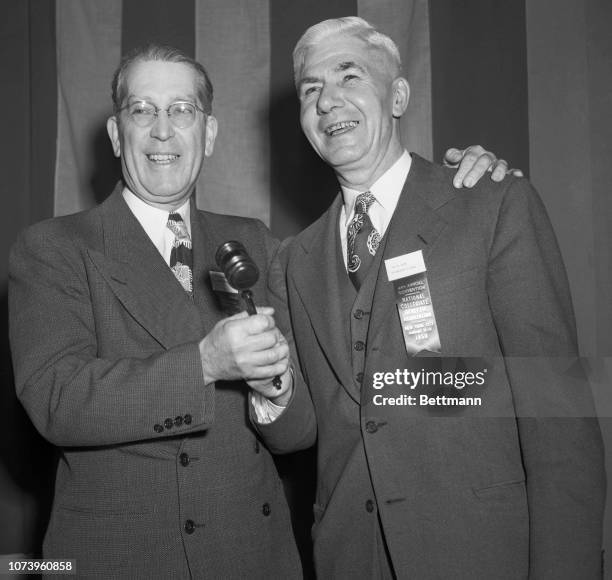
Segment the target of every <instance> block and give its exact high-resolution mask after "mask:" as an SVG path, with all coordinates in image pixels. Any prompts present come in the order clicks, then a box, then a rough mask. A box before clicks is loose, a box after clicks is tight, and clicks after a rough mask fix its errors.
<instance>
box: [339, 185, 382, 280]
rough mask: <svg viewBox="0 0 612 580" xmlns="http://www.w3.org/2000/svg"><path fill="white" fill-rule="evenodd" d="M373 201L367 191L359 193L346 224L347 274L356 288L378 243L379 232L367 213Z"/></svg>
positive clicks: (373, 198)
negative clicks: (351, 214) (349, 221)
mask: <svg viewBox="0 0 612 580" xmlns="http://www.w3.org/2000/svg"><path fill="white" fill-rule="evenodd" d="M375 201H376V198H375V197H374V196H373V195H372V194H371V193H370V192H369V191H366V192H365V193H360V194H359V195H358V196H357V200H356V201H355V216H354V217H353V219H352V220H351V223H350V224H349V225H348V234H347V244H346V245H347V253H348V261H347V264H348V275H349V278H350V279H351V282H353V285H354V286H355V288H356V289H357V290H359V288H360V287H361V284H362V283H363V281H364V280H365V277H366V275H367V273H368V268H369V267H370V265H371V264H372V262H373V261H374V256H375V254H376V250H378V244H379V243H380V234H379V233H378V232H377V231H376V230H375V229H374V226H373V225H372V222H371V221H370V216H369V215H368V210H369V209H370V207H371V206H372V204H373V203H374V202H375Z"/></svg>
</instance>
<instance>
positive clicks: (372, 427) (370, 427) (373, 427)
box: [366, 421, 378, 433]
mask: <svg viewBox="0 0 612 580" xmlns="http://www.w3.org/2000/svg"><path fill="white" fill-rule="evenodd" d="M366 431H367V432H368V433H376V431H378V425H377V424H376V423H375V422H374V421H368V422H367V423H366Z"/></svg>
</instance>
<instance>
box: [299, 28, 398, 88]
mask: <svg viewBox="0 0 612 580" xmlns="http://www.w3.org/2000/svg"><path fill="white" fill-rule="evenodd" d="M350 66H354V67H357V68H361V69H363V70H364V71H367V72H368V73H370V74H375V73H381V72H390V71H391V68H392V65H391V62H390V57H389V55H387V53H386V51H385V50H384V49H382V48H380V47H377V46H374V45H372V44H370V43H368V42H367V41H365V40H363V39H362V38H359V37H357V36H353V35H348V34H340V35H335V36H331V35H330V36H328V37H326V38H324V39H322V40H319V41H318V42H316V43H313V44H311V45H310V46H309V47H308V48H307V49H306V51H305V53H304V59H303V62H302V65H301V68H300V70H299V74H298V79H302V78H304V77H310V76H318V75H320V74H322V73H324V72H333V71H338V72H342V71H343V70H347V69H348V68H349V67H350Z"/></svg>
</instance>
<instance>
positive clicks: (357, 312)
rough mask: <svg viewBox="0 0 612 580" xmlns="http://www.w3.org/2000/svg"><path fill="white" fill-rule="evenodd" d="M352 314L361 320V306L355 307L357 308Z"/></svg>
mask: <svg viewBox="0 0 612 580" xmlns="http://www.w3.org/2000/svg"><path fill="white" fill-rule="evenodd" d="M353 316H354V317H355V318H356V319H357V320H361V319H362V318H363V310H361V308H357V310H355V312H353Z"/></svg>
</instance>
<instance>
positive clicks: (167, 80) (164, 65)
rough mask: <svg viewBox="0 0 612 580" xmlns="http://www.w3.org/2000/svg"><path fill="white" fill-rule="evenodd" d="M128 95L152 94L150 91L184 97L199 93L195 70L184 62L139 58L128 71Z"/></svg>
mask: <svg viewBox="0 0 612 580" xmlns="http://www.w3.org/2000/svg"><path fill="white" fill-rule="evenodd" d="M125 89H126V93H127V94H128V95H130V94H138V95H139V96H150V95H148V93H151V94H155V93H167V92H169V93H175V96H177V97H182V98H184V97H185V96H186V95H195V94H196V93H197V86H196V77H195V72H194V70H193V68H192V67H191V66H189V65H188V64H186V63H183V62H169V61H164V60H137V61H135V62H133V63H132V64H131V65H130V67H129V68H128V70H127V71H126V77H125Z"/></svg>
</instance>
